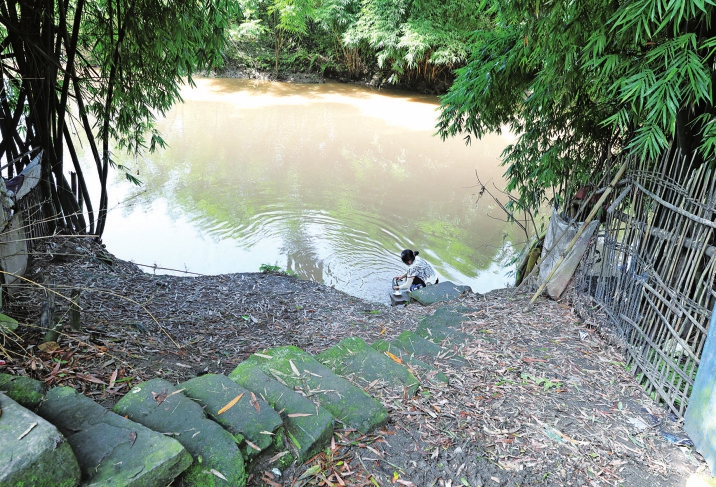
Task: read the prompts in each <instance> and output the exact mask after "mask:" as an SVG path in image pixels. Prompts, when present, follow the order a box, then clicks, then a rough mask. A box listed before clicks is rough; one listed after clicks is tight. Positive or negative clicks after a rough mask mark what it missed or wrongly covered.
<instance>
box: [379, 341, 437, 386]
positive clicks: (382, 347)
mask: <svg viewBox="0 0 716 487" xmlns="http://www.w3.org/2000/svg"><path fill="white" fill-rule="evenodd" d="M371 346H372V347H373V348H374V349H375V350H377V351H378V352H382V353H386V352H387V353H389V354H391V355H393V356H394V357H396V358H397V359H398V360H400V361H401V362H402V363H403V364H404V365H405V366H406V367H407V368H408V370H409V371H410V373H411V374H413V375H414V376H415V377H417V378H418V379H419V380H420V381H421V382H424V381H427V382H428V383H429V384H430V385H431V386H432V387H445V386H447V385H448V384H449V382H450V381H449V379H448V377H447V376H446V375H445V374H444V373H443V372H441V371H440V370H439V369H436V368H435V367H433V366H432V365H430V364H429V363H427V362H423V361H422V360H420V359H419V358H417V357H416V356H415V355H413V354H412V353H410V352H408V351H407V350H405V349H404V348H403V347H402V346H400V345H396V344H393V343H390V342H388V341H386V340H376V341H375V342H373V345H371Z"/></svg>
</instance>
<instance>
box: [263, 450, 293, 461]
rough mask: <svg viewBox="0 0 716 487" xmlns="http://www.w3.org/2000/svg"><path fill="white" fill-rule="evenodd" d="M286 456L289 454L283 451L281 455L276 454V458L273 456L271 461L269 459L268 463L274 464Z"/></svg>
mask: <svg viewBox="0 0 716 487" xmlns="http://www.w3.org/2000/svg"><path fill="white" fill-rule="evenodd" d="M284 455H288V452H287V451H282V452H280V453H277V454H275V455H274V456H272V457H271V458H269V459H268V462H269V463H273V462H275V461H276V460H278V459H279V458H281V457H283V456H284Z"/></svg>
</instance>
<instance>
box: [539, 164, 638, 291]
mask: <svg viewBox="0 0 716 487" xmlns="http://www.w3.org/2000/svg"><path fill="white" fill-rule="evenodd" d="M628 164H629V161H628V160H626V161H624V164H622V166H621V167H620V168H619V170H618V171H617V174H616V175H615V176H614V179H612V182H611V183H609V186H608V187H607V189H606V190H605V191H604V193H603V194H602V197H601V198H599V201H597V204H595V205H594V208H592V211H591V212H589V215H588V216H587V219H586V220H584V223H582V227H581V228H580V229H579V231H578V232H577V234H576V235H575V236H574V237H573V238H572V241H571V242H569V244H567V247H565V249H564V253H563V254H562V256H561V257H560V258H559V259H557V262H555V263H554V265H553V266H552V270H551V271H550V272H549V274H548V275H547V277H545V278H544V282H543V283H542V285H541V286H540V287H539V289H537V292H535V293H534V295H533V296H532V299H530V304H532V303H534V302H535V300H536V299H537V297H538V296H539V295H540V294H542V291H544V288H545V287H547V284H548V283H549V280H550V279H552V276H553V275H554V273H555V272H556V271H557V269H558V268H559V266H560V265H561V264H562V261H563V260H564V258H565V257H566V255H567V254H568V253H569V251H570V250H572V247H574V244H575V243H577V240H579V237H581V236H582V233H584V229H585V228H587V225H589V223H590V222H591V221H592V220H593V219H594V217H595V216H596V215H597V212H598V211H599V209H600V208H601V207H602V205H603V204H604V201H605V200H606V199H607V197H608V196H609V194H610V193H611V192H612V191H613V190H614V186H615V185H616V184H617V183H618V182H619V180H620V179H621V178H622V174H624V171H626V168H627V165H628ZM560 238H561V237H560Z"/></svg>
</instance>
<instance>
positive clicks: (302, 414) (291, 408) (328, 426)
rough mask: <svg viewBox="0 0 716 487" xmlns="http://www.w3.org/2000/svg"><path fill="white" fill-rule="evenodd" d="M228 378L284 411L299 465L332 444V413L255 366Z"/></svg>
mask: <svg viewBox="0 0 716 487" xmlns="http://www.w3.org/2000/svg"><path fill="white" fill-rule="evenodd" d="M229 378H230V379H231V380H233V381H235V382H236V383H237V384H239V385H241V386H243V387H245V388H246V389H248V390H250V391H253V392H254V393H256V394H257V395H259V396H261V397H262V398H264V399H265V400H266V401H267V402H268V403H269V404H270V405H271V407H273V408H274V409H275V410H276V411H281V413H280V414H281V418H282V419H283V422H284V425H285V431H286V435H287V437H288V442H287V443H288V445H289V448H290V450H291V452H292V455H291V456H292V457H293V458H295V459H296V460H297V461H298V462H299V463H302V462H304V461H305V460H307V459H309V458H310V457H312V456H313V455H315V454H316V453H318V452H319V451H320V450H322V449H323V447H324V446H326V445H328V443H329V442H330V440H331V435H332V434H333V416H332V415H331V413H329V412H328V411H327V410H326V409H325V408H323V407H322V406H319V405H318V404H314V403H313V402H311V401H310V400H308V399H306V398H305V397H303V396H302V395H300V394H297V393H296V392H294V391H293V390H291V389H289V388H288V387H286V386H285V385H283V384H281V383H280V382H278V381H277V380H275V379H272V378H271V377H269V376H268V375H266V373H265V372H263V371H262V370H261V369H260V368H259V367H258V366H257V365H256V364H253V363H250V362H242V363H240V364H239V365H238V366H237V367H236V368H235V369H234V370H233V371H232V372H231V374H229ZM287 457H288V455H287V456H285V457H283V458H284V460H283V461H282V462H281V463H282V464H283V465H286V460H287V459H288V458H287ZM289 463H290V462H289ZM279 468H281V467H279Z"/></svg>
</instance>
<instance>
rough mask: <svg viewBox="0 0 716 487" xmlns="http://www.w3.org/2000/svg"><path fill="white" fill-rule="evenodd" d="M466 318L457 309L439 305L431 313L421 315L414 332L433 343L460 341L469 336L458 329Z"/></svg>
mask: <svg viewBox="0 0 716 487" xmlns="http://www.w3.org/2000/svg"><path fill="white" fill-rule="evenodd" d="M468 319H469V318H467V317H466V316H465V315H463V314H462V313H460V312H458V311H455V310H453V309H450V308H447V307H441V308H438V309H437V310H435V313H433V314H432V315H429V316H425V317H423V318H422V319H421V320H420V323H419V324H418V328H417V329H416V330H415V332H416V333H417V334H418V335H420V336H422V337H423V338H426V339H428V340H432V341H434V342H435V343H443V342H446V343H450V344H455V343H462V342H464V341H465V340H466V339H468V338H469V335H468V334H467V333H463V332H462V331H460V328H461V325H462V323H463V322H464V321H467V320H468Z"/></svg>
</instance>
